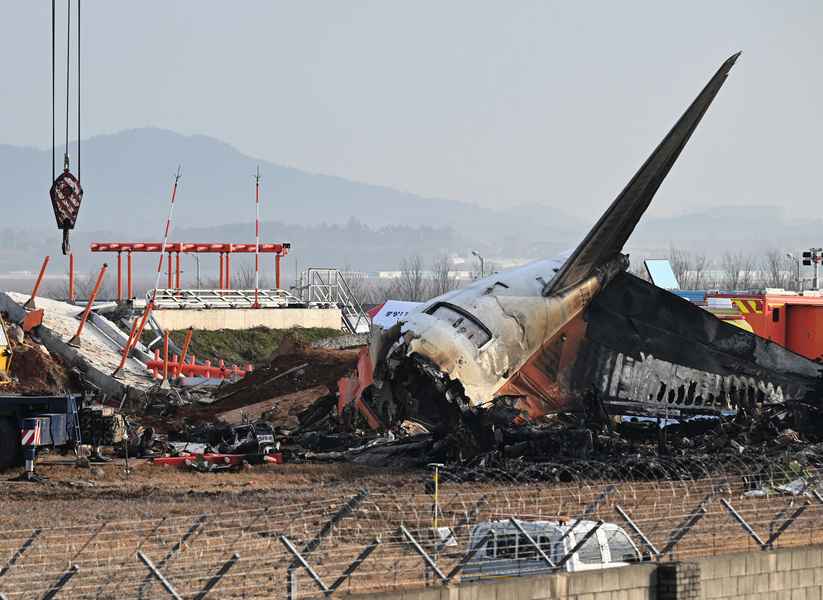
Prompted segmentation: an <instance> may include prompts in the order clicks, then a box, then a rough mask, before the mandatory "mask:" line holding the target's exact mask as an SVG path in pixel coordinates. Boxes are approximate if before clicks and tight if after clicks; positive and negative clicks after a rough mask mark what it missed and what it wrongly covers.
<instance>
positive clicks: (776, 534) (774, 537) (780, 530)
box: [765, 504, 809, 548]
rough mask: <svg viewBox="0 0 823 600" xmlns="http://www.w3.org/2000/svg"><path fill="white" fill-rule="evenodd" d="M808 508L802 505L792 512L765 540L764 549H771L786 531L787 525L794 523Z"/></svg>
mask: <svg viewBox="0 0 823 600" xmlns="http://www.w3.org/2000/svg"><path fill="white" fill-rule="evenodd" d="M808 507H809V505H808V504H802V505H801V506H800V507H799V508H798V509H797V510H796V511H794V512H793V513H792V514H791V516H790V517H789V518H788V519H786V520H785V521H783V524H782V525H781V526H780V527H778V528H777V531H775V532H774V533H773V534H771V535H770V536H769V539H767V540H766V545H765V548H772V544H774V543H775V542H776V541H777V538H779V537H780V534H781V533H783V532H784V531H786V529H788V527H789V525H791V524H792V523H794V521H795V519H797V517H799V516H800V515H801V514H803V511H804V510H806V509H807V508H808Z"/></svg>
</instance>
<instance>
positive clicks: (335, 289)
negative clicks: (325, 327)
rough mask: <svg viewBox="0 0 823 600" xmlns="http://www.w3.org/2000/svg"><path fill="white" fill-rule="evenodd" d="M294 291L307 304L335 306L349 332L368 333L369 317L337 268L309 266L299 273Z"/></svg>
mask: <svg viewBox="0 0 823 600" xmlns="http://www.w3.org/2000/svg"><path fill="white" fill-rule="evenodd" d="M296 293H297V294H298V295H299V297H300V300H302V301H303V302H305V303H307V304H311V305H316V304H325V305H331V306H336V307H337V308H339V309H340V311H341V313H342V315H343V325H344V326H345V327H346V329H347V330H348V331H349V333H368V332H369V318H368V317H367V316H366V313H365V311H364V310H363V307H362V306H360V302H358V300H357V298H355V296H354V294H352V291H351V289H350V288H349V284H348V283H347V282H346V278H345V277H344V276H343V274H342V273H341V272H340V271H339V270H337V269H326V268H314V267H313V268H310V269H306V270H305V271H303V273H302V274H301V275H300V282H299V284H298V286H297V289H296Z"/></svg>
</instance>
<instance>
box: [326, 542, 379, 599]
mask: <svg viewBox="0 0 823 600" xmlns="http://www.w3.org/2000/svg"><path fill="white" fill-rule="evenodd" d="M379 545H380V538H379V537H376V538H374V540H372V542H371V543H370V544H369V545H368V546H366V547H365V548H363V550H361V551H360V554H358V555H357V557H356V558H355V559H354V560H353V561H352V563H351V564H350V565H349V566H348V567H346V570H345V571H343V574H342V575H341V576H340V577H338V578H337V580H336V581H335V582H334V583H332V584H331V587H329V591H327V592H326V596H331V595H332V593H333V592H334V591H335V590H336V589H337V588H339V587H340V586H341V585H343V582H344V581H346V579H348V578H349V577H351V575H352V574H353V573H354V572H355V571H356V570H357V569H358V568H359V567H360V565H362V564H363V562H364V561H365V560H366V559H367V558H368V557H369V555H371V553H372V552H374V551H375V550H377V546H379Z"/></svg>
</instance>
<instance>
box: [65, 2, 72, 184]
mask: <svg viewBox="0 0 823 600" xmlns="http://www.w3.org/2000/svg"><path fill="white" fill-rule="evenodd" d="M70 67H71V0H68V1H67V2H66V151H65V153H64V154H63V168H64V169H68V168H69V98H70V92H71V88H70V87H69V84H70V81H69V69H70Z"/></svg>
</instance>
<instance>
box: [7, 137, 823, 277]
mask: <svg viewBox="0 0 823 600" xmlns="http://www.w3.org/2000/svg"><path fill="white" fill-rule="evenodd" d="M178 164H182V166H183V179H182V182H181V187H180V191H179V195H178V202H177V204H176V205H175V206H176V207H175V223H174V233H173V238H174V239H175V240H181V241H225V242H240V241H252V240H253V232H254V200H253V198H254V196H253V192H254V189H253V185H254V184H253V178H252V174H253V173H254V170H255V168H256V167H257V165H258V164H259V165H260V169H261V173H262V176H263V210H262V214H263V221H264V223H263V238H264V241H288V242H292V244H293V251H292V255H291V256H290V257H289V259H288V262H289V265H288V267H287V268H288V269H293V268H294V266H295V265H299V266H300V267H301V268H302V267H305V266H309V265H323V266H338V267H351V268H354V269H358V270H381V269H396V268H397V266H398V265H399V263H400V261H401V260H402V259H403V258H405V257H409V256H412V255H415V254H419V255H421V256H423V257H424V258H425V259H426V260H430V259H431V258H432V257H435V256H442V255H443V254H458V255H461V256H464V257H468V258H469V259H471V257H470V252H471V250H475V249H476V250H478V251H480V252H481V253H482V254H483V255H484V256H486V257H487V259H490V260H494V259H504V258H538V257H545V256H556V255H557V254H558V253H559V252H561V251H563V250H566V249H568V248H572V247H574V246H575V245H576V244H577V242H578V241H579V240H580V239H581V238H582V237H583V236H584V235H585V234H586V232H587V231H588V229H589V228H590V227H591V226H592V223H590V222H583V221H581V220H580V219H576V218H573V217H570V216H568V214H567V212H566V210H564V209H563V207H551V206H542V205H522V206H518V207H514V208H509V209H507V210H500V211H498V210H490V209H488V208H484V207H480V206H477V205H474V204H471V203H468V202H459V201H455V200H449V199H443V198H426V197H422V196H417V195H415V194H412V193H408V192H403V191H398V190H394V189H391V188H388V187H383V186H376V185H370V184H367V183H359V182H355V181H349V180H346V179H342V178H339V177H330V176H327V175H318V174H312V173H307V172H305V171H301V170H299V169H294V168H289V167H283V166H280V165H276V164H272V163H269V162H266V161H261V160H258V159H255V158H253V157H250V156H247V155H244V154H243V153H242V152H240V151H239V150H237V149H235V148H233V147H232V146H230V145H228V144H225V143H223V142H221V141H219V140H216V139H213V138H209V137H206V136H200V135H194V136H185V135H180V134H178V133H174V132H171V131H167V130H162V129H154V128H145V129H134V130H129V131H122V132H119V133H116V134H112V135H103V136H97V137H93V138H91V139H89V140H87V141H85V142H84V143H83V165H82V166H83V171H82V175H83V185H84V188H85V191H86V196H85V199H84V204H83V208H82V210H81V213H80V218H79V221H78V224H77V229H76V231H75V232H74V234H73V235H72V239H73V247H74V249H75V252H76V254H77V258H78V265H79V268H80V269H81V270H83V271H87V270H89V269H91V267H92V266H94V265H99V264H100V263H101V262H102V260H103V257H102V256H96V257H91V256H89V253H88V247H89V244H90V243H91V242H92V241H125V240H146V241H149V240H157V241H159V239H160V234H161V231H162V226H163V222H164V220H165V216H166V211H167V209H168V195H169V191H170V184H171V180H172V175H173V173H174V171H175V169H176V167H177V165H178ZM50 168H51V153H50V152H49V151H46V150H37V149H32V148H24V147H15V146H8V145H0V181H2V182H3V190H4V197H3V200H2V206H3V212H2V216H1V217H0V273H3V272H6V271H13V270H22V269H27V270H36V269H37V267H38V266H39V264H40V261H41V260H42V257H43V256H44V255H45V254H51V255H52V259H53V260H54V261H55V262H54V264H53V267H52V268H53V269H55V271H58V272H59V270H61V269H63V265H62V262H63V261H64V259H62V257H60V256H59V234H58V232H57V230H56V227H55V225H54V217H53V215H52V212H51V206H50V202H49V199H48V183H49V171H50ZM617 191H618V190H615V194H616V193H617ZM551 192H552V190H551V189H547V190H545V193H546V195H547V196H550V195H551ZM678 200H679V199H677V198H671V197H666V196H665V188H664V190H663V191H662V192H661V196H660V197H659V198H657V199H656V200H655V202H666V203H668V204H672V203H675V202H677V201H678ZM610 201H611V198H602V199H596V202H597V203H598V205H600V206H602V207H603V208H604V209H605V207H606V206H608V203H609V202H610ZM821 231H823V227H821V222H820V220H819V219H808V218H801V216H798V215H786V214H784V212H783V211H782V209H780V208H779V207H773V206H765V207H751V208H748V209H740V208H727V207H723V206H718V207H717V208H715V209H713V210H711V211H700V212H695V213H685V214H683V215H681V216H678V217H670V218H654V217H651V216H646V217H645V218H644V219H643V220H641V222H640V225H639V227H638V229H637V231H636V232H635V234H634V235H633V236H632V238H631V239H630V240H629V243H628V245H627V248H626V250H627V251H629V252H631V253H632V254H634V255H635V256H636V257H637V256H651V255H658V256H660V255H665V254H666V252H667V251H668V249H669V247H670V246H676V247H679V248H683V249H695V250H699V251H702V252H705V253H708V254H720V253H722V252H724V251H727V250H733V251H741V250H745V251H747V252H749V251H751V252H757V251H759V250H762V249H763V248H765V247H777V248H781V249H787V250H798V249H800V248H803V247H809V246H811V245H815V246H820V245H821V242H823V239H821V238H823V233H821ZM110 258H113V257H110ZM212 263H215V264H212ZM136 267H137V268H140V269H144V268H145V269H146V270H147V272H149V273H150V272H151V271H152V270H153V265H151V264H150V263H149V262H144V261H142V260H141V261H138V263H137V265H136ZM202 267H203V272H204V273H210V272H214V271H216V259H215V260H214V261H210V260H205V261H203V264H202Z"/></svg>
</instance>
